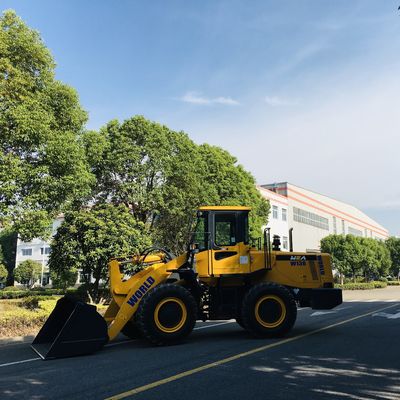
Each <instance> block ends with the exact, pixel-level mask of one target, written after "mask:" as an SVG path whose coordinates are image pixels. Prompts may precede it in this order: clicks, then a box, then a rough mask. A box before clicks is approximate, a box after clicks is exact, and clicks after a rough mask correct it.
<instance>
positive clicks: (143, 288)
mask: <svg viewBox="0 0 400 400" xmlns="http://www.w3.org/2000/svg"><path fill="white" fill-rule="evenodd" d="M154 282H155V280H154V278H153V277H151V276H149V277H148V278H147V279H146V280H145V281H144V282H143V285H142V286H140V287H139V289H138V290H136V292H135V293H134V294H133V295H132V296H131V297H130V299H129V300H128V301H127V303H128V304H129V305H130V306H132V307H133V306H134V305H135V304H136V303H137V302H138V301H139V300H140V299H141V298H142V297H143V296H144V295H145V294H146V292H147V291H148V290H149V289H150V288H151V286H152V285H153V283H154Z"/></svg>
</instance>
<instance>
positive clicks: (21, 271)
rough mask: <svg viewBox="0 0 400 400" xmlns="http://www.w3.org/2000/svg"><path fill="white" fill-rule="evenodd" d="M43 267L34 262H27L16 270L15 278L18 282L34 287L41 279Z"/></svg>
mask: <svg viewBox="0 0 400 400" xmlns="http://www.w3.org/2000/svg"><path fill="white" fill-rule="evenodd" d="M41 271H42V266H41V264H40V263H38V262H36V261H33V260H25V261H23V262H22V263H21V264H19V265H18V267H17V268H15V270H14V277H15V279H16V280H17V282H19V283H22V284H24V285H26V286H27V287H32V286H33V285H34V284H35V282H36V281H37V280H38V279H39V277H40V273H41Z"/></svg>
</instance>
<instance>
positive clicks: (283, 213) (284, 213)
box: [282, 208, 287, 221]
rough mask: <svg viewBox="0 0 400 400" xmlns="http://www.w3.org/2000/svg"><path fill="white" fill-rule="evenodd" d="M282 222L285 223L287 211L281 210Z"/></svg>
mask: <svg viewBox="0 0 400 400" xmlns="http://www.w3.org/2000/svg"><path fill="white" fill-rule="evenodd" d="M282 221H287V210H286V208H282Z"/></svg>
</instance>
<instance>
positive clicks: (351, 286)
mask: <svg viewBox="0 0 400 400" xmlns="http://www.w3.org/2000/svg"><path fill="white" fill-rule="evenodd" d="M386 286H387V283H386V282H380V281H372V282H358V283H357V282H356V283H344V284H343V285H338V284H336V285H335V287H337V288H341V289H343V290H371V289H381V288H385V287H386Z"/></svg>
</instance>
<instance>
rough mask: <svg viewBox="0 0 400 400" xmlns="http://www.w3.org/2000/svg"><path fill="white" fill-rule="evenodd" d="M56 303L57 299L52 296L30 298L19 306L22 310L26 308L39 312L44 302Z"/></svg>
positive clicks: (25, 299)
mask: <svg viewBox="0 0 400 400" xmlns="http://www.w3.org/2000/svg"><path fill="white" fill-rule="evenodd" d="M50 300H52V301H54V300H56V298H55V297H52V296H51V297H50V296H29V297H26V298H24V300H22V301H21V302H20V303H19V304H18V305H19V306H20V307H22V308H26V309H27V310H37V309H39V308H42V307H41V303H42V302H44V301H50Z"/></svg>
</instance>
